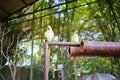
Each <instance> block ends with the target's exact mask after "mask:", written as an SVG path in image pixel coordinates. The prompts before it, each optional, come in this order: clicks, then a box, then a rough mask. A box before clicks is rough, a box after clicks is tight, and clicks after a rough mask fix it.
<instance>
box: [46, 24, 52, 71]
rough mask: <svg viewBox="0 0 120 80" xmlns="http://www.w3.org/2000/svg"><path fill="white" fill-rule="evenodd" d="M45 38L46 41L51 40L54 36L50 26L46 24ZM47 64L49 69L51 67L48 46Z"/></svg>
mask: <svg viewBox="0 0 120 80" xmlns="http://www.w3.org/2000/svg"><path fill="white" fill-rule="evenodd" d="M45 38H46V39H47V41H49V42H50V41H52V40H53V38H54V32H53V30H52V28H51V26H50V25H49V26H48V29H47V31H46V32H45ZM48 65H49V69H51V65H50V47H49V48H48Z"/></svg>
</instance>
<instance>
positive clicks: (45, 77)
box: [44, 43, 49, 80]
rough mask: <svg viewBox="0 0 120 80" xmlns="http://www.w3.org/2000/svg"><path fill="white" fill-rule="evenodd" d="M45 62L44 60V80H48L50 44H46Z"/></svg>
mask: <svg viewBox="0 0 120 80" xmlns="http://www.w3.org/2000/svg"><path fill="white" fill-rule="evenodd" d="M44 55H45V60H44V63H45V64H44V80H48V76H49V75H48V72H49V69H48V44H47V43H46V44H45V54H44Z"/></svg>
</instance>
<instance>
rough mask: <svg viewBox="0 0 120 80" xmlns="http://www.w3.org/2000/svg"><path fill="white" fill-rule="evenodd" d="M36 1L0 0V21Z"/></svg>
mask: <svg viewBox="0 0 120 80" xmlns="http://www.w3.org/2000/svg"><path fill="white" fill-rule="evenodd" d="M35 1H37V0H0V21H1V20H3V19H6V18H7V17H9V16H10V15H12V14H13V13H15V12H16V11H19V10H20V9H22V8H24V7H26V6H28V5H30V4H32V3H33V2H35Z"/></svg>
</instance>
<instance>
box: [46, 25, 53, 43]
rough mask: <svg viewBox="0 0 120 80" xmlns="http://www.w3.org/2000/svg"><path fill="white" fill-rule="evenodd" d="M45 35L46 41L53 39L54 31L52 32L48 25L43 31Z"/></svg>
mask: <svg viewBox="0 0 120 80" xmlns="http://www.w3.org/2000/svg"><path fill="white" fill-rule="evenodd" d="M45 37H46V39H47V41H52V40H53V37H54V32H53V30H52V28H51V26H48V29H47V31H46V32H45Z"/></svg>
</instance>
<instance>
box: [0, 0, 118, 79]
mask: <svg viewBox="0 0 120 80" xmlns="http://www.w3.org/2000/svg"><path fill="white" fill-rule="evenodd" d="M10 5H11V6H13V7H10ZM16 5H17V7H16ZM119 9H120V0H29V1H27V0H20V2H19V1H18V2H17V1H16V0H12V1H11V0H4V1H3V0H1V1H0V80H48V78H46V77H44V70H45V65H44V63H45V62H44V60H45V57H44V56H45V52H44V50H45V45H46V43H49V42H48V41H47V39H46V37H45V32H46V30H47V27H48V26H49V25H50V26H51V28H52V30H53V32H54V36H53V39H52V41H50V42H51V43H53V44H55V43H57V42H58V43H64V44H66V42H69V43H74V42H71V37H72V35H73V34H74V31H76V30H77V31H78V37H79V42H77V45H78V43H80V42H81V41H95V42H96V41H97V42H115V43H118V44H119V43H120V10H119ZM73 45H76V43H75V44H73ZM115 46H116V45H115ZM69 48H70V47H69V46H64V45H63V46H62V45H61V46H58V45H54V46H49V47H48V52H49V53H50V55H48V58H49V59H48V61H49V62H48V64H47V65H48V66H47V67H48V68H49V73H48V74H49V75H48V77H49V80H58V79H59V75H58V69H57V68H58V67H59V66H60V67H62V71H63V72H64V76H62V77H63V79H64V80H85V79H86V77H87V76H88V75H89V74H93V73H96V72H99V73H106V74H111V75H113V76H115V77H116V80H120V76H119V75H120V68H119V66H120V59H119V57H118V56H119V53H118V55H117V56H114V57H113V56H112V57H111V55H110V56H108V57H106V56H102V57H100V56H92V57H89V56H79V57H75V58H74V57H71V56H70V55H69ZM117 48H118V49H115V51H117V50H119V49H120V47H119V45H118V47H117ZM113 53H114V51H113ZM58 65H59V66H58ZM45 78H46V79H45Z"/></svg>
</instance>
